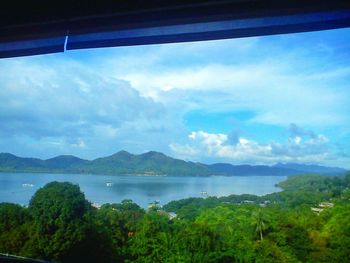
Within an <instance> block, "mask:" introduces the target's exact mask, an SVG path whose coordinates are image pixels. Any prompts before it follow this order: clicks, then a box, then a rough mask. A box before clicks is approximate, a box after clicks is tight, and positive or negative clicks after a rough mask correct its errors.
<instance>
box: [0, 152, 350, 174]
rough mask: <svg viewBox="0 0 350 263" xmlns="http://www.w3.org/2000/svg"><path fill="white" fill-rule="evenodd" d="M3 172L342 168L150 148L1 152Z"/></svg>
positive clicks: (330, 171) (296, 171)
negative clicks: (209, 159) (223, 159)
mask: <svg viewBox="0 0 350 263" xmlns="http://www.w3.org/2000/svg"><path fill="white" fill-rule="evenodd" d="M0 172H34V173H45V172H46V173H79V174H111V175H114V174H115V175H149V176H155V175H177V176H210V175H227V176H235V175H285V176H286V175H295V174H303V173H318V174H325V175H337V174H343V173H345V172H346V170H345V169H343V168H337V167H326V166H319V165H305V164H295V163H278V164H275V165H272V166H267V165H233V164H228V163H216V164H210V165H208V164H203V163H198V162H189V161H184V160H180V159H175V158H172V157H169V156H166V155H165V154H163V153H160V152H155V151H150V152H146V153H143V154H139V155H136V154H131V153H129V152H127V151H120V152H118V153H115V154H113V155H111V156H107V157H102V158H97V159H94V160H91V161H90V160H84V159H80V158H78V157H75V156H72V155H60V156H57V157H54V158H51V159H46V160H42V159H38V158H23V157H18V156H16V155H13V154H10V153H0Z"/></svg>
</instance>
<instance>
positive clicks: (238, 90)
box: [0, 29, 350, 168]
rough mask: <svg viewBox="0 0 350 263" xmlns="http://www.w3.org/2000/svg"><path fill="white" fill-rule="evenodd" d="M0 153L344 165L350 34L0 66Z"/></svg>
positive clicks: (349, 148)
mask: <svg viewBox="0 0 350 263" xmlns="http://www.w3.org/2000/svg"><path fill="white" fill-rule="evenodd" d="M0 98H1V101H2V103H1V104H0V152H11V153H14V154H16V155H20V156H34V157H39V158H50V157H53V156H55V155H59V154H73V155H76V156H79V157H82V158H87V159H93V158H96V157H100V156H106V155H110V154H113V153H115V152H117V151H119V150H127V151H130V152H132V153H142V152H145V151H149V150H156V151H162V152H164V153H166V154H168V155H170V156H173V157H177V158H182V159H186V160H192V161H201V162H206V163H214V162H230V163H233V164H240V163H249V164H274V163H277V162H298V163H313V164H323V165H330V166H342V167H347V168H350V162H349V161H350V107H349V104H350V29H340V30H331V31H320V32H311V33H310V32H309V33H300V34H288V35H276V36H266V37H254V38H244V39H232V40H219V41H204V42H195V43H177V44H164V45H150V46H136V47H118V48H103V49H91V50H79V51H68V52H65V53H60V54H51V55H42V56H33V57H24V58H11V59H2V60H0Z"/></svg>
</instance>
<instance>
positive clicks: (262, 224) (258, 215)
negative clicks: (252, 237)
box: [253, 209, 267, 240]
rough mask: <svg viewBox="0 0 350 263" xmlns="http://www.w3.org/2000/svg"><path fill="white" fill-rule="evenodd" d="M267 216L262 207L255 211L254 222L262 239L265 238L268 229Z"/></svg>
mask: <svg viewBox="0 0 350 263" xmlns="http://www.w3.org/2000/svg"><path fill="white" fill-rule="evenodd" d="M266 222H267V218H266V216H265V214H264V213H263V211H262V209H258V210H256V211H254V212H253V224H254V225H255V227H256V232H258V233H259V235H260V240H263V239H264V237H263V233H264V231H265V230H266Z"/></svg>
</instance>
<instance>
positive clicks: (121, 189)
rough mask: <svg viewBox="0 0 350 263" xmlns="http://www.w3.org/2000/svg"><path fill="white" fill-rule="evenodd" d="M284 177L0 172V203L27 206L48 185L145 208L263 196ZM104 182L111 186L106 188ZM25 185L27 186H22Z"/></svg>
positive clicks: (96, 199) (101, 201) (100, 201)
mask: <svg viewBox="0 0 350 263" xmlns="http://www.w3.org/2000/svg"><path fill="white" fill-rule="evenodd" d="M285 179H286V177H285V176H234V177H226V176H212V177H180V176H178V177H176V176H174V177H160V176H158V177H157V176H154V177H153V176H116V175H114V176H107V175H87V174H34V173H0V202H11V203H18V204H21V205H27V204H28V203H29V201H30V198H31V197H32V196H33V195H34V193H35V192H36V191H37V190H38V189H39V188H40V187H43V186H44V185H45V184H47V183H48V182H52V181H59V182H66V181H68V182H71V183H74V184H79V186H80V189H81V190H82V191H83V192H84V193H85V197H86V198H87V199H88V200H89V201H90V202H93V203H98V204H104V203H118V202H120V201H122V200H123V199H132V200H133V201H134V202H136V203H137V204H139V205H140V206H142V207H144V208H146V207H147V205H148V203H150V202H153V201H155V200H160V202H161V204H166V203H167V202H169V201H172V200H178V199H182V198H188V197H201V192H202V191H206V192H207V193H208V195H209V196H225V195H230V194H244V193H247V194H255V195H265V194H268V193H272V192H277V191H280V189H279V188H277V187H276V186H275V184H276V183H278V182H280V181H283V180H285ZM106 183H111V186H107V184H106ZM26 184H27V185H26Z"/></svg>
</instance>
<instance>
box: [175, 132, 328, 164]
mask: <svg viewBox="0 0 350 263" xmlns="http://www.w3.org/2000/svg"><path fill="white" fill-rule="evenodd" d="M188 138H189V141H188V142H187V143H186V144H184V145H179V144H171V145H170V149H171V150H172V151H173V153H174V154H175V155H176V156H178V157H183V156H184V157H186V158H188V156H191V157H192V158H195V159H202V160H208V159H210V160H215V161H228V162H232V163H251V164H273V163H276V162H303V163H327V162H329V161H330V159H331V158H332V155H333V153H332V152H331V149H330V148H329V145H328V139H327V138H326V137H325V136H324V135H322V134H318V135H315V136H312V137H310V136H309V135H305V136H303V137H300V136H295V135H293V134H291V135H290V137H288V138H287V140H286V141H285V143H277V142H275V141H270V142H268V143H259V142H256V141H253V140H250V139H248V138H244V137H239V139H238V141H237V142H236V143H234V144H230V143H229V141H228V135H227V134H222V133H208V132H205V131H193V132H191V133H190V134H189V135H188Z"/></svg>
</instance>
